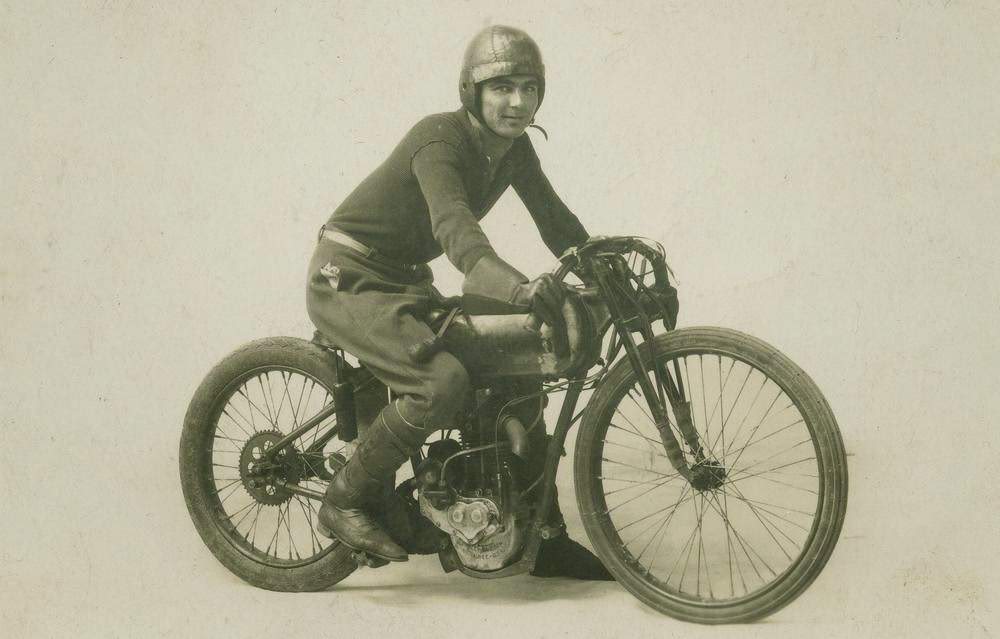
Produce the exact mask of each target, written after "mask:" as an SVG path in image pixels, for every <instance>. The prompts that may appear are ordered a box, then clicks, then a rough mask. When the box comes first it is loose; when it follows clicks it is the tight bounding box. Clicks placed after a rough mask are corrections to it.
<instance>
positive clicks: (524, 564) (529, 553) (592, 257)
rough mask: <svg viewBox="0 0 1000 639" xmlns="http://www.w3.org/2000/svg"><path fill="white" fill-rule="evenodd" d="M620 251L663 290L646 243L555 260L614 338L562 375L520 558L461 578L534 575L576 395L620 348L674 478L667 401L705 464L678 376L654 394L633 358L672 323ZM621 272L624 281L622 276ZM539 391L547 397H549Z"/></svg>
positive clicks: (313, 494) (655, 257)
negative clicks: (581, 279)
mask: <svg viewBox="0 0 1000 639" xmlns="http://www.w3.org/2000/svg"><path fill="white" fill-rule="evenodd" d="M609 245H610V246H609ZM602 249H604V250H602ZM625 251H629V252H634V253H636V254H637V255H641V256H642V257H643V258H645V259H646V260H647V262H648V263H649V264H650V266H651V268H652V272H653V273H654V275H655V277H656V281H657V284H659V283H661V282H662V283H664V284H667V283H668V280H667V275H666V274H667V272H668V271H669V269H668V268H667V267H666V263H665V260H664V257H663V253H662V248H660V249H659V250H656V249H653V248H652V247H651V246H649V244H648V243H647V242H646V241H645V240H642V239H641V238H632V237H624V238H610V239H609V238H593V239H592V240H590V241H588V242H587V243H586V244H585V245H583V246H582V247H579V248H574V249H571V250H570V251H567V252H566V253H565V254H563V256H562V257H561V258H560V264H559V266H558V267H557V268H556V269H555V270H554V271H553V276H554V277H555V279H556V280H557V281H562V280H563V279H564V278H565V277H566V275H568V274H569V273H570V272H573V271H576V272H578V273H579V272H581V271H582V272H585V273H589V274H591V275H592V276H593V279H594V280H595V284H596V286H597V287H598V289H599V290H600V292H601V297H602V298H603V300H604V301H605V302H606V303H607V305H608V309H609V311H610V316H611V326H613V331H614V334H613V335H612V337H611V341H610V342H609V344H608V349H607V354H606V356H605V359H604V363H603V366H602V368H601V369H600V370H599V371H598V372H597V373H596V374H594V375H590V376H587V375H586V374H585V373H586V371H587V370H589V368H590V367H592V366H593V364H594V363H598V362H599V361H600V360H598V362H592V363H590V364H589V365H588V366H584V367H581V368H583V369H584V370H582V371H574V374H571V375H569V376H568V379H567V380H566V381H565V382H562V384H561V385H566V386H567V389H566V396H565V397H564V398H563V403H562V406H561V408H560V410H559V417H558V418H557V420H556V424H555V427H554V429H553V431H552V437H551V440H550V441H549V445H548V450H547V451H546V457H545V463H544V467H543V471H542V472H543V475H542V479H541V482H540V488H541V491H542V492H541V496H540V498H539V501H538V502H537V506H536V509H535V516H534V519H533V521H532V524H531V526H530V527H529V529H528V531H527V533H526V540H525V544H524V552H523V553H522V556H521V559H519V560H518V561H516V562H514V563H513V564H510V565H509V566H506V567H504V568H501V569H499V570H495V571H488V572H487V571H477V570H474V569H471V568H467V567H465V566H461V565H459V569H460V570H461V571H462V572H463V573H465V574H467V575H470V576H474V577H479V578H486V579H492V578H500V577H508V576H511V575H516V574H520V573H524V572H530V571H531V570H532V569H533V568H534V565H535V560H536V558H537V556H538V549H539V547H540V546H541V542H542V541H543V540H545V539H548V538H550V537H552V536H554V535H556V534H559V533H558V531H555V530H553V528H552V527H551V526H549V525H548V524H547V523H546V518H547V517H546V515H547V513H548V512H549V510H550V509H551V507H552V503H553V501H554V500H555V494H556V473H557V471H558V469H559V461H560V458H561V457H562V456H563V454H564V450H565V443H566V437H567V435H568V434H569V431H570V429H571V428H572V426H573V424H575V423H576V422H577V421H578V420H579V419H580V417H582V416H583V415H584V414H585V413H586V411H587V410H588V408H589V404H588V406H587V407H585V408H584V410H583V411H582V412H581V413H580V414H578V415H575V416H574V412H575V411H576V407H577V403H578V402H579V399H580V394H581V393H582V392H583V390H584V389H585V387H586V386H587V384H588V383H593V384H594V385H596V384H599V383H600V381H601V380H602V379H603V378H604V376H605V375H606V374H607V371H608V370H610V368H611V365H612V362H614V363H617V362H616V361H615V358H616V357H617V355H618V353H619V351H620V350H621V349H624V351H625V358H626V359H627V360H628V361H629V363H630V365H631V366H632V369H633V370H634V371H635V372H636V377H637V379H638V381H639V386H640V390H641V392H642V394H643V397H644V399H645V400H646V404H647V406H649V409H650V412H651V414H652V416H653V419H654V422H655V424H656V428H657V430H658V431H659V433H660V439H661V443H662V444H663V448H664V451H665V453H666V454H667V457H668V458H669V460H670V462H671V464H672V465H673V466H674V468H675V470H677V472H678V473H680V474H681V475H682V476H683V477H684V478H685V479H688V480H689V481H690V480H691V478H692V470H693V468H692V467H689V465H688V463H687V461H686V460H685V458H684V455H683V453H682V451H681V449H680V445H679V443H678V442H677V439H676V437H675V436H674V434H673V432H672V430H671V425H672V423H671V422H670V419H669V416H668V414H667V411H666V405H667V402H669V403H670V405H671V407H672V409H673V411H674V415H675V418H676V421H677V424H675V426H676V427H677V428H678V430H679V431H680V432H681V434H682V435H683V436H684V439H685V443H687V444H688V446H689V448H690V449H691V451H692V453H693V456H694V458H695V460H696V463H695V467H694V469H696V468H697V466H698V462H701V461H703V460H704V454H703V452H702V448H701V446H700V443H699V439H698V435H697V433H696V431H695V430H694V427H693V425H692V423H691V418H690V410H689V403H688V402H687V401H686V400H685V392H684V387H683V383H682V382H681V376H680V371H675V374H676V379H677V382H676V383H675V382H674V379H673V378H671V376H670V375H669V374H668V373H667V371H666V370H661V367H660V365H659V364H656V365H654V366H653V376H654V379H655V381H656V387H655V388H654V386H653V384H652V383H651V382H650V380H649V378H648V377H647V375H646V374H645V367H644V366H643V364H642V355H641V353H640V345H639V344H638V343H636V340H635V338H634V337H633V333H636V332H637V333H639V334H640V335H641V336H642V338H643V342H644V343H646V344H649V346H650V348H655V341H654V339H653V337H654V333H653V327H652V323H653V322H654V321H656V320H657V319H661V320H662V321H663V326H664V328H665V330H667V331H670V330H672V329H673V328H674V326H673V318H671V317H670V314H669V311H668V310H667V308H666V306H665V305H664V303H663V301H662V300H660V299H659V297H658V296H657V295H656V294H654V292H653V291H652V290H651V289H650V288H649V287H648V286H646V285H645V284H644V283H643V281H642V275H640V276H639V277H636V275H635V273H634V272H633V271H632V268H631V267H630V266H629V264H628V262H627V261H626V260H625V258H624V257H623V256H622V254H623V252H625ZM626 273H628V274H629V275H625V274H626ZM629 279H631V281H632V283H633V284H634V287H632V286H629ZM644 294H646V295H647V299H650V300H652V301H654V302H655V303H656V304H657V305H658V309H657V312H655V313H654V314H653V316H652V317H651V316H650V314H649V313H648V312H647V309H646V308H645V307H644V304H643V302H642V299H641V297H642V295H644ZM623 303H628V304H630V306H631V308H630V309H629V310H630V311H632V312H633V313H634V314H632V315H628V314H626V312H625V311H626V309H625V308H624V305H623ZM606 333H607V330H606V329H605V330H603V331H601V334H600V335H598V336H597V339H599V340H603V339H604V336H605V335H606ZM326 347H327V348H328V350H331V351H333V353H332V355H333V356H334V357H336V358H337V369H338V371H341V370H342V367H341V362H342V361H343V359H342V358H343V355H342V353H341V352H339V351H340V349H338V348H335V347H331V346H329V345H327V346H326ZM652 355H653V360H652V361H653V362H656V358H655V355H656V354H655V352H654V353H653V354H652ZM674 365H675V367H676V362H674ZM546 392H552V391H551V390H549V391H546ZM336 412H337V408H336V403H335V402H331V403H330V404H329V405H327V406H326V407H324V408H323V409H321V410H320V411H319V412H318V413H317V414H316V415H314V416H313V417H311V418H310V419H308V420H306V421H305V422H304V423H302V424H301V425H300V426H299V427H298V428H296V429H294V430H293V431H292V432H290V433H289V434H288V435H286V436H284V437H283V438H281V439H280V440H279V441H277V442H275V444H274V445H273V446H272V447H271V448H270V449H269V450H268V451H266V452H265V453H264V456H263V457H264V459H263V461H273V460H274V459H275V457H276V456H277V455H278V454H279V453H280V452H281V450H282V449H284V448H285V447H287V446H288V445H289V444H291V443H292V442H293V441H295V440H296V439H298V438H299V437H300V436H302V435H303V434H305V433H306V432H308V431H310V430H311V429H313V428H315V427H317V426H318V425H319V424H321V423H322V422H323V421H324V420H326V419H327V418H329V417H330V416H332V415H334V414H335V413H336ZM338 431H339V426H338V427H334V428H332V429H330V431H329V432H327V433H325V434H324V435H323V436H322V437H320V438H318V439H317V441H316V442H315V443H313V444H312V445H311V446H310V447H309V449H308V450H307V451H304V452H318V451H322V449H323V447H324V446H325V445H326V443H327V442H329V441H330V440H331V439H332V438H333V437H335V436H336V435H337V433H338ZM279 485H281V486H282V487H283V488H285V489H286V490H288V491H290V492H292V493H295V494H297V495H300V496H302V497H306V498H309V499H316V500H322V499H323V493H321V492H319V491H315V490H312V489H309V488H305V487H302V486H299V485H297V484H292V483H287V482H279Z"/></svg>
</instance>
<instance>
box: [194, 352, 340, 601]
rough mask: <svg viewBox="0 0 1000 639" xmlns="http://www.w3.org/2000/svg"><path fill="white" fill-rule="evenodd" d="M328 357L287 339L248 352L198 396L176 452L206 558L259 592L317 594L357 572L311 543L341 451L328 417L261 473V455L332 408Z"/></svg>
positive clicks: (232, 359)
mask: <svg viewBox="0 0 1000 639" xmlns="http://www.w3.org/2000/svg"><path fill="white" fill-rule="evenodd" d="M333 358H334V356H333V355H332V354H330V353H329V352H327V351H325V350H324V349H322V348H320V347H319V346H317V345H315V344H312V343H310V342H307V341H305V340H301V339H296V338H291V337H275V338H268V339H262V340H258V341H255V342H251V343H250V344H247V345H245V346H243V347H242V348H239V349H237V350H236V351H234V352H233V353H231V354H230V355H229V356H227V357H226V358H225V359H223V360H222V361H221V362H220V363H219V364H218V365H217V366H216V367H215V368H214V369H212V371H211V372H210V373H209V374H208V376H207V377H206V378H205V380H204V381H203V382H202V384H201V386H199V387H198V390H197V392H196V393H195V396H194V398H193V399H192V400H191V405H190V406H189V408H188V412H187V415H186V416H185V418H184V431H183V433H182V435H181V442H180V475H181V485H182V487H183V490H184V499H185V501H186V502H187V506H188V511H189V513H190V514H191V519H192V521H193V522H194V525H195V528H197V530H198V533H199V534H200V535H201V538H202V540H203V541H204V542H205V544H206V545H207V546H208V548H209V549H210V550H211V551H212V553H213V554H214V555H215V557H216V558H217V559H218V560H219V561H220V562H222V564H223V565H225V566H226V567H227V568H228V569H229V570H231V571H232V572H233V573H235V574H236V575H237V576H239V577H240V578H242V579H244V580H246V581H247V582H249V583H251V584H253V585H255V586H258V587H260V588H266V589H269V590H282V591H312V590H322V589H325V588H327V587H329V586H331V585H333V584H334V583H336V582H338V581H340V580H341V579H343V578H344V577H346V576H347V575H349V574H350V573H351V572H352V571H353V570H354V569H355V568H356V567H357V565H356V564H355V563H354V561H353V560H352V559H351V558H350V549H349V548H347V547H346V546H344V545H343V544H340V543H339V542H336V541H333V540H330V539H327V538H326V537H323V536H322V535H320V534H318V533H317V530H316V522H317V519H316V518H317V514H318V510H319V509H318V504H316V503H315V502H314V501H313V500H312V499H311V498H310V497H308V496H303V494H300V493H296V492H294V490H290V489H289V487H291V488H292V489H295V488H304V489H308V490H310V491H312V492H313V493H321V492H323V490H324V489H325V488H326V484H327V481H328V480H329V478H330V477H331V476H332V473H334V472H335V471H336V470H337V468H339V467H340V466H342V465H343V463H344V462H345V461H346V459H347V457H348V455H349V450H348V449H347V447H346V445H345V444H344V443H343V442H341V441H339V440H338V439H337V438H335V437H332V434H333V432H334V429H336V427H337V424H336V417H335V416H332V415H331V416H330V417H328V418H326V419H325V420H323V421H321V422H320V423H319V424H318V425H317V426H316V427H315V428H313V429H311V430H309V431H308V432H306V433H305V434H303V435H302V436H300V437H299V438H298V439H296V440H295V441H293V442H292V444H291V445H290V446H289V447H288V448H286V449H285V450H284V452H283V453H281V454H280V455H278V456H277V458H276V460H275V462H273V463H268V464H265V463H263V462H262V459H261V454H262V453H263V451H265V450H267V449H268V448H270V447H271V446H272V445H273V444H274V443H276V442H278V441H279V440H280V439H281V438H282V437H283V436H285V435H287V434H288V433H290V432H291V431H292V430H293V429H295V428H296V427H297V426H299V425H300V424H302V423H304V422H306V421H307V420H309V419H310V418H312V417H313V416H314V415H317V414H318V413H319V412H320V410H322V409H324V408H325V407H327V406H328V405H329V404H330V403H331V402H332V401H333V397H332V389H333V386H334V384H336V383H337V371H336V366H335V360H334V359H333Z"/></svg>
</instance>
